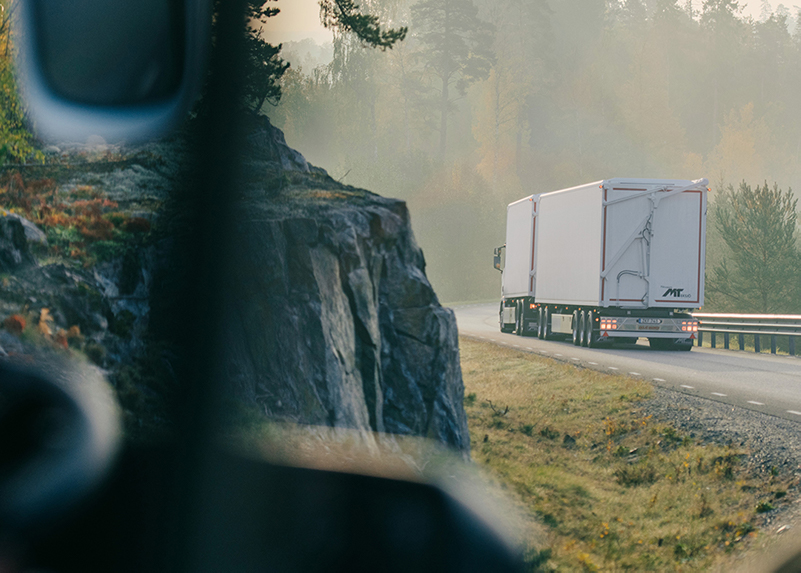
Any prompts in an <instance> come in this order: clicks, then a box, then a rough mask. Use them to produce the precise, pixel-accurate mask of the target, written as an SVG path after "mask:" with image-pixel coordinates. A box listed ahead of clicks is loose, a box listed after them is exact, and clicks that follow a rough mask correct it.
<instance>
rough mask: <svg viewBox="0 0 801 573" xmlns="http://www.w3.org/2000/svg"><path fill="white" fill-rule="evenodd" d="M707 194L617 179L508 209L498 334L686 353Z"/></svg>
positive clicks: (693, 185)
mask: <svg viewBox="0 0 801 573" xmlns="http://www.w3.org/2000/svg"><path fill="white" fill-rule="evenodd" d="M707 185H708V181H707V180H706V179H699V180H697V181H688V180H679V179H626V178H617V179H607V180H604V181H596V182H594V183H588V184H586V185H580V186H578V187H571V188H569V189H562V190H560V191H553V192H550V193H542V194H537V195H531V196H529V197H525V198H523V199H520V200H519V201H515V202H514V203H511V204H509V206H508V207H507V218H506V244H505V245H504V246H502V247H498V248H497V249H495V261H494V263H495V265H494V266H495V268H497V269H499V270H501V271H502V296H501V304H500V311H499V320H500V328H501V331H503V332H514V333H516V334H518V335H521V336H525V335H535V334H536V335H537V336H538V337H539V338H543V339H556V338H565V337H566V338H568V339H571V340H572V342H573V344H575V345H580V346H589V347H594V346H597V345H599V344H602V343H612V342H635V341H636V340H637V339H638V338H640V337H646V338H648V340H649V343H650V345H651V347H652V348H655V349H676V350H690V348H692V344H693V340H694V339H695V338H696V336H697V332H698V321H697V320H694V319H693V318H692V315H691V314H690V311H691V310H692V309H697V308H699V307H701V306H702V305H703V304H704V265H705V251H706V210H707V191H708V189H707ZM502 259H505V260H503V261H502ZM502 263H503V264H502Z"/></svg>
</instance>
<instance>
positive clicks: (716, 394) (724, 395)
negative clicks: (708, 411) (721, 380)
mask: <svg viewBox="0 0 801 573" xmlns="http://www.w3.org/2000/svg"><path fill="white" fill-rule="evenodd" d="M710 394H712V395H713V396H720V397H721V398H725V397H726V394H721V393H720V392H710Z"/></svg>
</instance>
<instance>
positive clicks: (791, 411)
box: [787, 410, 801, 416]
mask: <svg viewBox="0 0 801 573" xmlns="http://www.w3.org/2000/svg"><path fill="white" fill-rule="evenodd" d="M787 413H788V414H795V415H796V416H801V412H796V411H795V410H787Z"/></svg>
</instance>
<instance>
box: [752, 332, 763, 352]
mask: <svg viewBox="0 0 801 573" xmlns="http://www.w3.org/2000/svg"><path fill="white" fill-rule="evenodd" d="M761 342H762V341H761V340H759V335H758V334H755V335H754V352H762V349H761V348H760V343H761Z"/></svg>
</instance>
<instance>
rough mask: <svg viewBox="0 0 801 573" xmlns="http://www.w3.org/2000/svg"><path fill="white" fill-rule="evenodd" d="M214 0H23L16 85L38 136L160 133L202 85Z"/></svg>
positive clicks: (129, 137) (128, 136)
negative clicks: (22, 95)
mask: <svg viewBox="0 0 801 573" xmlns="http://www.w3.org/2000/svg"><path fill="white" fill-rule="evenodd" d="M210 23H211V1H210V0H138V1H136V2H106V1H103V0H25V1H21V2H19V14H18V15H17V17H16V19H15V27H16V29H17V32H18V33H17V35H16V38H17V42H18V46H17V48H18V58H17V70H18V72H19V73H18V76H19V79H20V85H21V88H22V91H23V94H24V96H25V99H26V101H27V104H28V108H29V111H30V113H31V115H32V118H33V123H34V125H35V126H36V129H37V132H38V134H39V135H40V136H42V137H44V138H46V139H53V140H70V141H76V140H83V139H86V138H88V137H89V136H93V135H98V136H101V137H103V138H104V139H105V140H107V141H109V142H116V141H120V140H123V139H125V140H128V141H131V140H142V139H146V138H149V137H154V136H157V135H159V134H161V133H163V132H164V131H166V130H167V129H169V128H170V127H171V126H173V125H174V124H176V123H177V122H178V121H180V120H181V119H182V118H183V117H184V116H185V114H186V112H187V111H188V109H189V107H190V106H191V104H192V102H193V100H194V99H195V97H196V96H197V94H198V93H199V91H200V87H201V85H202V81H203V76H204V62H205V55H206V51H207V46H208V44H209V35H210Z"/></svg>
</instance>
